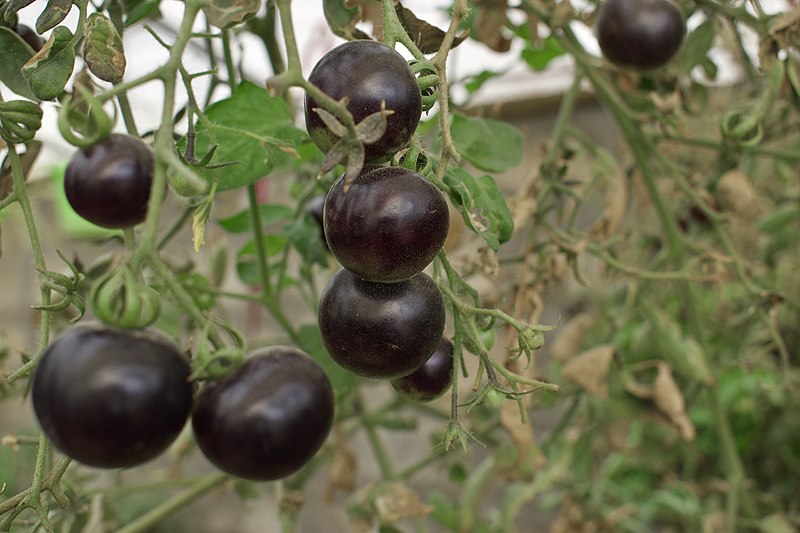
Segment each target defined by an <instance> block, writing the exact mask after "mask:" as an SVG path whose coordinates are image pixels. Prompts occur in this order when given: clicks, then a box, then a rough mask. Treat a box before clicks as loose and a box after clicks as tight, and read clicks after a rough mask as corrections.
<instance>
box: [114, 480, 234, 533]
mask: <svg viewBox="0 0 800 533" xmlns="http://www.w3.org/2000/svg"><path fill="white" fill-rule="evenodd" d="M228 479H229V478H228V475H227V474H223V473H214V474H209V475H208V476H205V477H203V478H201V479H200V480H199V481H198V482H197V483H196V484H195V485H194V486H192V487H190V488H188V489H186V490H185V491H183V492H180V493H178V494H176V495H175V496H173V497H172V498H170V499H169V500H167V501H165V502H164V503H162V504H161V505H159V506H157V507H155V508H154V509H152V510H151V511H150V512H148V513H145V514H143V515H142V516H140V517H139V518H137V519H136V520H134V521H133V522H130V523H128V524H127V525H126V526H124V527H122V528H121V529H118V530H117V533H144V532H146V531H149V530H150V529H151V528H153V527H154V526H158V525H161V524H163V522H164V521H165V520H166V519H167V518H169V517H170V516H172V515H173V514H175V512H176V511H179V510H180V509H183V508H184V507H186V506H187V505H189V504H191V503H193V502H194V501H195V500H197V499H198V498H200V497H201V496H204V495H205V494H206V493H208V492H210V491H211V490H213V489H215V488H216V487H218V486H219V485H222V484H223V483H225V482H226V481H227V480H228Z"/></svg>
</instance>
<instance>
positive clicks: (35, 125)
mask: <svg viewBox="0 0 800 533" xmlns="http://www.w3.org/2000/svg"><path fill="white" fill-rule="evenodd" d="M41 127H42V109H41V108H40V107H39V106H38V105H36V104H35V103H33V102H29V101H27V100H12V101H10V102H0V137H2V138H3V139H4V140H5V141H6V142H8V143H10V144H21V143H26V142H29V141H31V140H33V137H34V136H35V135H36V132H37V131H38V130H39V128H41Z"/></svg>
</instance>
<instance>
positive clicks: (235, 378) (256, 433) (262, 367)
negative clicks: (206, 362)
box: [192, 346, 334, 481]
mask: <svg viewBox="0 0 800 533" xmlns="http://www.w3.org/2000/svg"><path fill="white" fill-rule="evenodd" d="M333 415H334V397H333V388H332V387H331V383H330V381H329V380H328V377H327V376H326V375H325V372H324V371H323V370H322V368H321V367H320V366H319V365H318V364H317V363H316V362H315V361H314V360H313V359H311V358H310V357H309V356H308V355H306V354H305V353H303V352H302V351H300V350H298V349H296V348H292V347H289V346H274V347H270V348H264V349H261V350H258V351H256V352H254V353H253V354H251V356H250V357H249V358H248V359H247V360H246V361H245V362H244V364H243V365H242V366H241V367H240V368H239V369H238V370H236V371H234V372H233V373H232V374H230V375H228V376H226V377H224V378H223V379H221V380H219V381H216V382H214V383H211V384H209V385H208V386H206V388H205V389H203V391H202V392H201V393H200V395H199V396H198V398H197V402H196V405H195V409H194V412H193V414H192V428H193V430H194V435H195V438H196V440H197V444H198V446H199V447H200V449H201V450H202V451H203V454H204V455H205V456H206V457H207V458H208V460H209V461H211V462H212V463H213V464H214V465H215V466H216V467H217V468H219V469H220V470H222V471H223V472H227V473H229V474H231V475H234V476H237V477H240V478H243V479H250V480H253V481H271V480H276V479H281V478H284V477H286V476H289V475H291V474H292V473H294V472H296V471H297V470H299V469H300V468H301V467H302V466H303V465H304V464H306V463H307V462H308V461H309V460H310V459H311V458H312V457H313V456H314V454H315V453H316V452H317V451H318V450H319V449H320V447H321V446H322V444H323V443H324V442H325V439H326V438H327V436H328V433H329V432H330V429H331V426H332V425H333Z"/></svg>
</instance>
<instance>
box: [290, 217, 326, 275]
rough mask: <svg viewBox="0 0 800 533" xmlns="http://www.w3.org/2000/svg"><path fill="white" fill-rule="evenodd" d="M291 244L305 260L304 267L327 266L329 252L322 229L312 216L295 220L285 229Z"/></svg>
mask: <svg viewBox="0 0 800 533" xmlns="http://www.w3.org/2000/svg"><path fill="white" fill-rule="evenodd" d="M284 234H285V235H286V237H287V238H288V239H289V242H290V243H291V245H292V246H293V247H294V249H295V250H297V251H298V252H299V253H300V255H301V256H302V257H303V259H304V265H313V264H318V265H323V266H325V265H327V264H328V251H327V250H326V249H325V246H324V245H323V244H322V239H321V238H320V227H319V224H318V223H317V221H316V220H314V219H313V218H312V217H311V215H307V216H302V217H300V218H298V219H297V220H293V221H292V222H290V223H289V224H287V225H286V227H285V228H284Z"/></svg>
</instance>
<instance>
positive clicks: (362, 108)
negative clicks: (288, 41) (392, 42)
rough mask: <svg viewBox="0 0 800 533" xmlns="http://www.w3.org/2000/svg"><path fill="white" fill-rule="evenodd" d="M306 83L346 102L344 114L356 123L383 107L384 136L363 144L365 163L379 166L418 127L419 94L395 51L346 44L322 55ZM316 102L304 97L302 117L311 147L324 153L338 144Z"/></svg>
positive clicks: (375, 43) (382, 46)
mask: <svg viewBox="0 0 800 533" xmlns="http://www.w3.org/2000/svg"><path fill="white" fill-rule="evenodd" d="M308 81H309V82H310V83H312V84H313V85H315V86H317V87H318V88H319V89H320V90H321V91H322V92H324V93H325V94H327V95H328V96H330V97H331V98H333V99H334V100H336V101H339V100H341V99H342V98H347V100H348V104H347V110H348V111H350V113H351V114H352V115H353V120H354V122H355V123H356V124H358V123H360V122H361V121H362V120H364V119H365V118H366V117H368V116H369V115H372V114H373V113H378V112H380V111H381V109H382V107H383V108H385V109H387V110H390V111H391V112H392V113H391V115H388V116H387V117H386V121H387V127H386V132H385V133H384V134H383V136H382V137H381V138H380V139H378V140H377V141H376V142H374V143H370V144H367V145H366V146H365V161H366V162H367V163H380V162H385V161H388V160H389V159H391V157H392V156H393V155H394V154H395V153H397V152H398V151H400V150H401V149H403V148H404V147H405V146H406V145H407V144H408V142H409V141H410V140H411V137H412V136H413V135H414V132H415V131H416V129H417V126H418V125H419V121H420V117H421V116H422V94H421V92H420V89H419V86H418V85H417V78H416V76H415V75H414V72H413V71H412V70H411V67H410V66H409V64H408V62H407V61H406V60H405V59H404V58H403V56H401V55H400V54H399V53H398V52H397V51H395V49H394V48H392V47H390V46H387V45H385V44H383V43H380V42H378V41H372V40H368V39H362V40H355V41H349V42H346V43H344V44H341V45H339V46H337V47H336V48H334V49H332V50H331V51H329V52H328V53H327V54H325V55H324V56H323V57H322V59H320V60H319V61H318V62H317V64H316V65H315V66H314V68H313V69H312V71H311V73H310V74H309V77H308ZM319 107H320V103H319V102H317V101H316V100H315V99H314V98H313V97H311V96H309V95H308V94H306V97H305V119H306V129H307V130H308V133H309V135H310V136H311V139H312V140H313V141H314V144H316V145H317V147H318V148H319V149H320V150H322V151H323V152H325V153H327V152H328V151H329V150H330V149H331V147H333V145H334V144H335V143H336V142H337V141H338V140H339V137H337V136H336V134H334V133H333V132H332V131H331V130H330V129H329V128H328V126H326V125H325V123H324V122H323V121H322V119H321V118H320V116H319V114H318V113H317V112H316V111H314V110H315V109H317V108H319Z"/></svg>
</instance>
